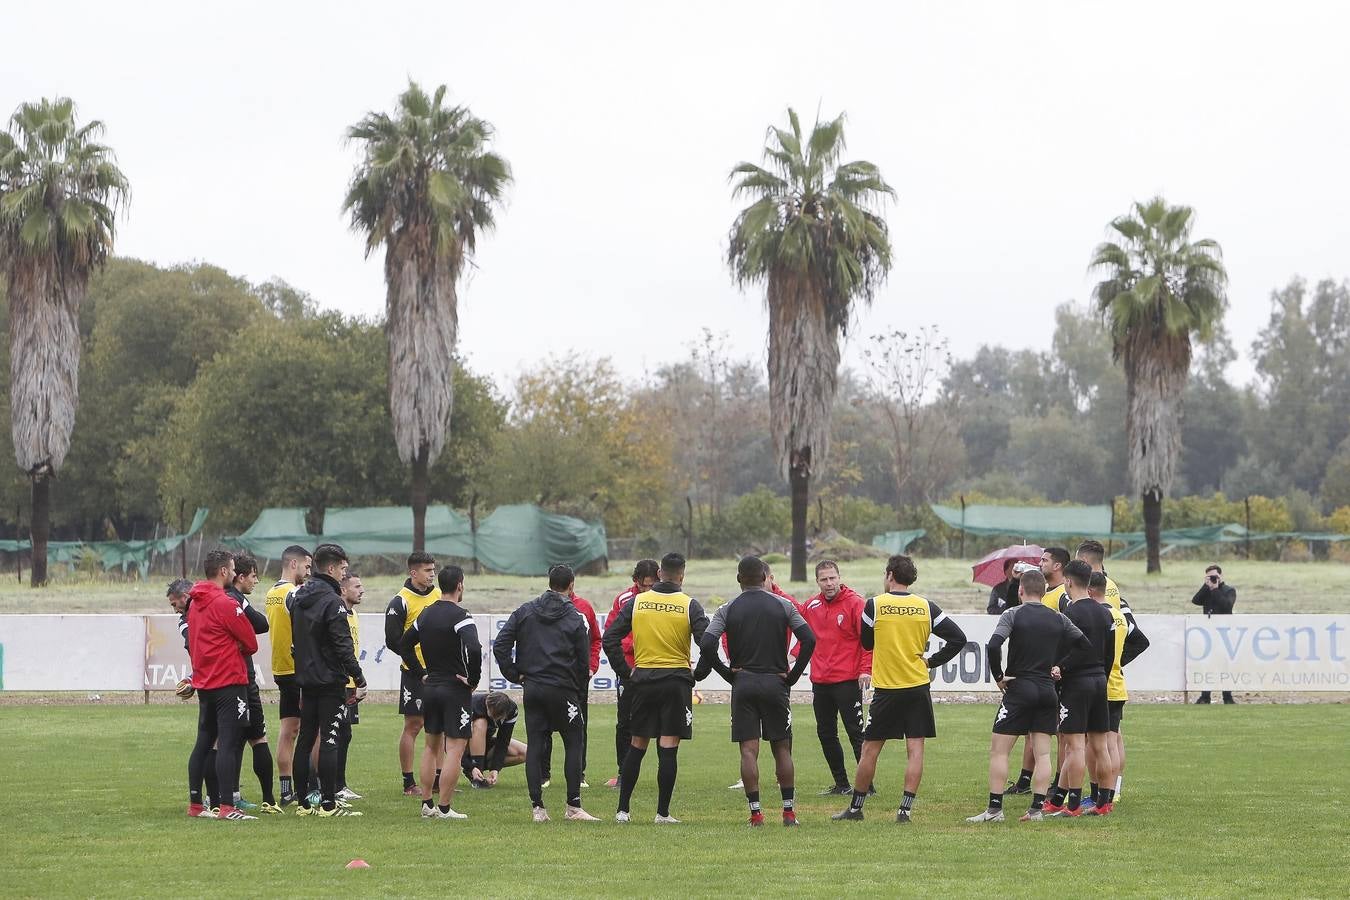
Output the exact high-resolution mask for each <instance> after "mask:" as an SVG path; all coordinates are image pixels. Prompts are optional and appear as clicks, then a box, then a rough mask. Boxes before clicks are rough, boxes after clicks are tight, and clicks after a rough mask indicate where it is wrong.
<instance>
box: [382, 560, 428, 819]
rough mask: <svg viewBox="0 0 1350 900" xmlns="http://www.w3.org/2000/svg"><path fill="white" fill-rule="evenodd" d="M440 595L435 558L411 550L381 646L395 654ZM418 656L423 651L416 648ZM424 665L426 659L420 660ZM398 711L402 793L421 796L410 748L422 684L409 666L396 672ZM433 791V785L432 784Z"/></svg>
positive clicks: (418, 731) (419, 723)
mask: <svg viewBox="0 0 1350 900" xmlns="http://www.w3.org/2000/svg"><path fill="white" fill-rule="evenodd" d="M440 598H441V592H440V591H439V590H438V589H437V587H436V559H435V557H433V556H432V555H431V554H430V553H422V552H420V551H419V552H417V553H411V554H409V555H408V579H407V580H406V581H404V582H403V587H401V588H399V591H398V593H397V594H395V595H394V599H392V600H390V601H389V605H388V606H387V607H386V608H385V611H384V645H385V646H386V647H388V648H389V650H390V651H391V652H393V653H398V648H399V645H400V644H401V643H402V642H403V635H404V633H405V632H406V631H407V630H408V629H409V628H412V624H413V622H416V621H417V617H418V616H420V615H421V614H422V610H424V609H426V608H427V607H428V606H430V605H431V604H432V603H435V602H436V601H437V600H439V599H440ZM417 652H418V655H419V656H421V653H422V651H421V650H418V651H417ZM421 663H422V665H424V666H425V665H426V660H421ZM398 712H399V715H401V716H403V732H402V733H401V734H400V735H399V738H398V763H399V766H400V767H401V768H402V771H403V795H404V796H405V797H421V796H422V791H421V789H420V788H418V786H417V781H416V779H414V778H413V749H414V748H415V747H416V746H417V736H418V735H419V734H421V733H422V725H423V719H422V683H421V682H420V681H419V680H417V679H414V678H411V677H409V675H408V666H407V664H406V663H405V664H403V666H402V672H401V673H400V675H399V690H398ZM433 790H434V787H433Z"/></svg>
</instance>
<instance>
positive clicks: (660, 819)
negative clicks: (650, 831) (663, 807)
mask: <svg viewBox="0 0 1350 900" xmlns="http://www.w3.org/2000/svg"><path fill="white" fill-rule="evenodd" d="M656 824H657V825H678V824H680V820H679V819H677V818H675V817H674V816H657V817H656Z"/></svg>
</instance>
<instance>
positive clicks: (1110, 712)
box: [1106, 700, 1125, 734]
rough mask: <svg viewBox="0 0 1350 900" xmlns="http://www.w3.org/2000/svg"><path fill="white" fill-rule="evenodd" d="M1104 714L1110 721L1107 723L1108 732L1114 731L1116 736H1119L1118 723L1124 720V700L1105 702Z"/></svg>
mask: <svg viewBox="0 0 1350 900" xmlns="http://www.w3.org/2000/svg"><path fill="white" fill-rule="evenodd" d="M1106 713H1107V718H1109V719H1110V722H1109V723H1108V726H1109V728H1110V730H1111V731H1114V732H1115V733H1116V734H1119V733H1120V722H1121V720H1122V719H1124V718H1125V701H1124V700H1107V701H1106Z"/></svg>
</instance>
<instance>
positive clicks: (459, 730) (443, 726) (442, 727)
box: [422, 682, 473, 740]
mask: <svg viewBox="0 0 1350 900" xmlns="http://www.w3.org/2000/svg"><path fill="white" fill-rule="evenodd" d="M472 702H473V692H472V691H470V690H469V689H468V688H467V687H465V686H464V685H462V684H459V683H458V682H455V683H453V684H446V683H444V682H440V683H437V682H431V683H429V684H426V685H424V686H423V690H422V715H423V716H424V724H423V725H422V730H423V731H425V732H426V733H427V734H443V735H445V736H446V738H448V739H450V740H467V739H468V737H469V735H470V734H472V733H473V713H472V712H470V710H469V707H470V706H471V705H472Z"/></svg>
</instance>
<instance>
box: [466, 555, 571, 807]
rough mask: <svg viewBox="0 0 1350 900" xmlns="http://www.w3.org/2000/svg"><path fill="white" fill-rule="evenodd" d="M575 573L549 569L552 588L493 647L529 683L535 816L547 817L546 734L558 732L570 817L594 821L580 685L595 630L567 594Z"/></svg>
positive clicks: (510, 672)
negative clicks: (586, 788) (584, 775)
mask: <svg viewBox="0 0 1350 900" xmlns="http://www.w3.org/2000/svg"><path fill="white" fill-rule="evenodd" d="M575 580H576V577H575V576H574V574H573V573H572V569H571V567H570V566H564V565H557V566H553V567H552V568H551V569H549V570H548V588H549V589H548V590H546V591H544V593H542V594H540V595H539V596H538V597H537V598H536V599H534V600H531V601H530V602H529V603H526V604H525V605H523V606H521V607H520V608H519V609H517V610H516V611H515V612H513V613H511V618H509V619H507V620H506V624H505V625H503V626H502V630H501V631H500V632H498V633H497V638H496V640H494V641H493V642H492V653H493V655H494V656H496V658H497V667H498V668H499V669H501V673H502V675H503V676H505V677H506V678H507V679H508V680H509V681H511V682H514V683H516V684H520V685H522V686H523V687H524V701H525V736H526V746H527V748H528V749H527V750H526V752H525V781H526V783H527V784H528V785H529V790H530V804H531V805H532V806H533V815H534V821H536V822H547V821H548V811H547V810H546V809H545V808H544V794H543V788H542V787H541V784H542V781H543V778H542V776H541V775H540V759H541V757H542V755H543V753H542V749H543V747H544V744H545V742H544V735H546V734H552V733H553V732H555V731H556V732H558V733H559V734H560V735H561V736H562V742H563V748H564V750H565V751H566V762H565V763H564V771H565V772H566V775H567V818H568V819H571V820H575V821H583V822H594V821H597V819H596V818H595V816H592V815H591V814H590V813H588V812H586V811H585V810H584V809H582V808H581V754H582V749H583V746H584V743H585V740H586V719H585V716H584V715H583V714H582V711H581V691H582V689H583V686H584V685H585V684H586V681H587V679H588V678H589V677H590V636H589V632H588V631H587V628H586V620H585V619H584V618H582V615H581V612H580V611H578V610H577V608H576V606H574V605H573V604H572V601H571V600H569V599H568V596H567V595H568V592H569V591H571V589H572V584H573V582H574V581H575Z"/></svg>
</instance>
